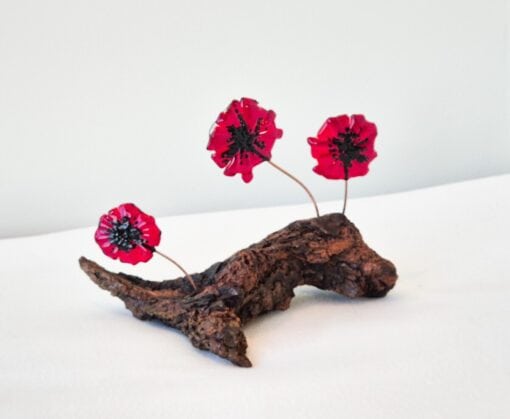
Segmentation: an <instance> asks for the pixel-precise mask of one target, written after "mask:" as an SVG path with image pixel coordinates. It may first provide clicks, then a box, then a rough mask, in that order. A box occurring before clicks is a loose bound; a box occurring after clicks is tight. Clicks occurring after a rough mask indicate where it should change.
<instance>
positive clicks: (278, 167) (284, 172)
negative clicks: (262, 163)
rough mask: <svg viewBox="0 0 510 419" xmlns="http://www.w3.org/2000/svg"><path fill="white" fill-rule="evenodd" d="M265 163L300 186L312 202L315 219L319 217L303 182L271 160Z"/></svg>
mask: <svg viewBox="0 0 510 419" xmlns="http://www.w3.org/2000/svg"><path fill="white" fill-rule="evenodd" d="M267 162H268V163H269V164H270V165H271V166H273V167H274V168H275V169H277V170H279V171H280V172H282V173H283V174H284V175H286V176H288V177H290V178H291V179H292V180H293V181H294V182H296V183H297V184H298V185H299V186H301V187H302V188H303V189H304V190H305V192H306V193H307V194H308V196H309V197H310V199H311V200H312V203H313V207H314V208H315V213H316V214H317V217H319V216H320V214H319V207H318V206H317V201H316V200H315V198H314V197H313V195H312V193H311V192H310V189H308V188H307V187H306V186H305V184H304V183H303V182H301V181H300V180H299V179H298V178H297V177H295V176H294V175H291V174H290V173H289V172H287V171H286V170H285V169H284V168H283V167H281V166H279V165H277V164H276V163H273V162H272V161H271V160H267Z"/></svg>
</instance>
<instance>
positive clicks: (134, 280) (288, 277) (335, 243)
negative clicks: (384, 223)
mask: <svg viewBox="0 0 510 419" xmlns="http://www.w3.org/2000/svg"><path fill="white" fill-rule="evenodd" d="M80 266H81V268H82V269H83V270H84V271H85V273H86V274H87V275H88V276H89V277H90V279H92V281H94V282H95V283H96V284H97V285H99V286H100V287H101V288H103V289H105V290H108V291H110V292H111V294H112V295H114V296H116V297H119V298H120V299H121V300H122V301H124V303H125V305H126V307H127V308H128V309H129V310H131V312H132V313H133V315H134V316H135V317H137V318H139V319H141V320H152V319H157V320H160V321H161V322H163V323H164V324H166V325H168V326H170V327H174V328H176V329H179V330H180V331H182V332H183V333H184V334H185V335H186V336H188V338H189V339H190V340H191V343H192V344H193V345H194V346H196V347H197V348H200V349H204V350H208V351H211V352H213V353H215V354H217V355H219V356H221V357H223V358H226V359H228V360H230V361H231V362H233V363H234V364H236V365H239V366H242V367H250V366H251V362H250V360H249V359H248V358H247V357H246V348H247V343H246V338H245V336H244V334H243V331H242V329H241V328H242V326H243V325H244V324H245V323H246V322H247V321H249V320H250V319H253V318H254V317H257V316H260V315H261V314H263V313H267V312H269V311H272V310H285V309H287V308H288V307H289V305H290V301H291V299H292V297H294V292H293V289H294V288H295V287H297V286H299V285H305V284H307V285H313V286H315V287H317V288H320V289H323V290H330V291H334V292H337V293H339V294H342V295H345V296H347V297H351V298H356V297H384V296H385V295H386V293H387V292H388V291H389V290H390V289H391V288H393V286H394V285H395V281H396V280H397V273H396V270H395V266H394V265H393V264H392V263H391V262H389V261H387V260H385V259H383V258H381V257H380V256H379V255H378V254H377V253H375V252H374V251H373V250H372V249H370V248H369V247H368V246H367V245H366V244H365V243H364V242H363V239H362V237H361V235H360V233H359V231H358V229H357V228H356V227H355V226H354V224H352V223H351V222H350V221H349V220H348V219H347V218H346V217H345V216H344V215H342V214H328V215H323V216H321V217H318V218H313V219H309V220H301V221H296V222H293V223H292V224H290V225H288V226H287V227H285V228H283V229H282V230H279V231H277V232H275V233H273V234H271V235H269V236H268V237H266V238H265V239H264V240H262V241H261V242H259V243H256V244H253V245H251V246H250V247H248V248H246V249H243V250H240V251H239V252H237V253H235V254H234V255H232V256H231V257H230V258H228V259H226V260H225V261H223V262H218V263H215V264H214V265H212V266H211V267H210V268H209V269H207V270H206V271H204V272H201V273H196V274H193V275H192V277H193V280H194V282H195V284H196V285H197V290H196V291H194V290H193V288H192V287H191V285H190V284H189V282H188V281H187V280H186V278H178V279H175V280H168V281H162V282H154V281H145V280H143V279H141V278H138V277H135V276H131V275H126V274H123V273H118V274H116V273H112V272H109V271H107V270H105V269H103V268H102V267H101V266H99V265H97V264H96V263H94V262H92V261H90V260H88V259H86V258H84V257H82V258H80Z"/></svg>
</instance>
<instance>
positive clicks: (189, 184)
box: [0, 0, 510, 237]
mask: <svg viewBox="0 0 510 419" xmlns="http://www.w3.org/2000/svg"><path fill="white" fill-rule="evenodd" d="M509 24H510V7H509V5H508V2H507V1H505V0H490V1H487V0H485V1H483V0H464V1H462V0H428V1H405V0H393V1H391V0H389V1H384V2H383V1H377V0H356V1H323V0H314V1H313V2H312V1H308V2H298V1H292V0H280V1H276V0H273V1H262V0H258V1H241V0H237V1H226V0H217V1H189V2H183V1H179V2H177V1H151V0H144V1H132V0H122V1H120V0H114V1H112V0H108V1H105V0H101V1H64V0H59V1H25V0H16V1H14V0H13V1H5V0H0V145H1V149H0V199H1V205H0V237H10V236H17V235H28V234H37V233H41V232H48V231H55V230H61V229H67V228H71V227H77V226H84V225H92V224H95V223H96V222H97V219H98V217H99V215H100V214H101V213H103V212H105V211H107V210H108V209H109V208H111V207H113V206H115V205H117V204H119V203H121V202H124V201H133V202H136V203H137V204H138V205H139V206H140V207H141V208H142V209H144V210H145V211H147V212H150V213H152V214H154V215H157V216H162V215H170V214H180V213H187V212H202V211H211V210H222V209H233V208H244V207H253V206H268V205H276V204H285V203H298V202H305V201H306V200H307V197H306V195H305V194H304V193H303V191H302V190H300V189H299V188H298V187H297V186H296V185H294V184H293V183H291V182H290V181H289V180H288V179H287V178H285V177H284V176H282V175H280V174H279V173H277V172H276V171H275V170H274V169H273V168H271V167H270V166H268V165H265V166H264V165H262V166H258V167H257V168H256V169H255V171H254V174H255V178H254V180H253V182H252V183H251V184H248V185H246V184H244V183H243V182H242V181H241V179H240V178H239V177H236V178H226V177H224V176H223V175H222V172H221V170H220V169H218V168H217V167H216V166H215V165H214V163H213V162H212V160H211V159H210V153H209V152H207V151H206V150H205V147H206V144H207V140H208V131H209V128H210V126H211V124H212V123H213V121H214V120H215V118H216V116H217V114H218V113H219V112H220V111H221V110H222V109H223V108H224V107H225V106H227V105H228V103H229V102H230V100H231V99H233V98H239V97H241V96H248V97H253V98H255V99H258V100H259V101H260V103H261V105H262V106H264V107H267V108H271V109H274V110H275V111H276V113H277V124H278V125H279V126H280V127H281V128H282V129H283V130H284V137H283V139H281V140H279V141H278V142H277V143H276V145H275V148H274V150H273V160H274V161H275V162H276V163H278V164H281V165H282V166H284V167H286V168H287V169H288V170H290V171H291V172H293V173H294V174H296V175H298V176H299V177H301V179H302V180H303V181H304V182H305V183H306V184H307V185H308V186H309V187H310V188H311V189H312V190H313V191H314V193H315V195H316V196H317V198H318V199H319V200H326V199H327V200H332V199H339V207H340V205H341V202H340V197H341V195H342V183H341V182H335V181H327V180H326V179H324V178H321V177H319V176H317V175H315V174H314V173H312V171H311V168H312V167H313V165H314V160H312V158H311V157H310V155H309V153H310V152H309V147H308V145H307V144H306V137H308V136H310V135H314V134H315V133H316V132H317V130H318V128H319V127H320V125H321V124H322V122H323V121H324V120H325V118H326V117H328V116H332V115H338V114H341V113H364V114H365V115H366V116H367V118H368V119H369V120H371V121H374V122H376V123H377V125H378V127H379V137H378V140H377V143H376V145H377V150H378V152H379V158H378V159H376V160H375V161H374V162H373V163H372V166H371V173H370V174H369V175H368V176H367V177H365V178H356V179H353V180H352V182H351V188H350V189H351V192H352V196H364V195H373V194H383V193H388V192H392V191H402V190H407V189H413V188H419V187H423V186H427V185H436V184H442V183H447V182H452V181H458V180H463V179H471V178H476V177H481V176H488V175H492V174H499V173H505V172H509V171H510V140H509V135H508V134H509V121H510V112H509V110H510V95H509V89H510V65H509V61H508V60H509V55H510V47H509V45H510V35H509V30H508V28H509ZM473 199H476V197H473ZM447 210H448V209H447V208H445V211H447Z"/></svg>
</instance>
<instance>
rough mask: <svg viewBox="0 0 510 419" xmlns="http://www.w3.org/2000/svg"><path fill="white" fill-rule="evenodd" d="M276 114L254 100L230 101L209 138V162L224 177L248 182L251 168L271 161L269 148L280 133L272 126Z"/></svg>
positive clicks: (251, 177) (250, 176)
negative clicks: (235, 177) (237, 177)
mask: <svg viewBox="0 0 510 419" xmlns="http://www.w3.org/2000/svg"><path fill="white" fill-rule="evenodd" d="M275 117H276V114H275V113H274V112H273V111H271V110H270V111H267V110H265V109H263V108H261V107H260V106H258V102H257V101H256V100H253V99H247V98H242V99H241V100H240V101H239V100H233V101H232V103H231V104H230V105H229V106H228V108H227V109H226V110H225V111H224V112H222V113H220V115H219V116H218V118H217V119H216V122H215V124H214V126H213V128H212V130H211V133H210V135H209V144H208V145H207V149H208V150H212V151H214V153H213V155H212V159H213V160H214V162H215V163H216V164H217V165H218V166H219V167H221V168H225V170H224V173H225V175H227V176H234V175H235V174H236V173H240V174H241V176H242V178H243V180H244V181H245V182H246V183H248V182H250V181H251V180H252V179H253V173H252V169H253V168H254V167H255V166H256V165H258V164H260V163H262V162H264V161H268V160H270V159H271V149H272V148H273V145H274V143H275V141H276V140H277V139H278V138H281V136H282V135H283V131H282V130H281V129H279V128H277V127H276V125H275V121H274V120H275Z"/></svg>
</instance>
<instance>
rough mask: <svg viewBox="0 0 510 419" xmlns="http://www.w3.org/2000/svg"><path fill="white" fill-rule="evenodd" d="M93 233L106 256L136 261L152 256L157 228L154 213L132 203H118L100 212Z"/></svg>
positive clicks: (159, 236)
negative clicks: (97, 223) (106, 210)
mask: <svg viewBox="0 0 510 419" xmlns="http://www.w3.org/2000/svg"><path fill="white" fill-rule="evenodd" d="M94 237H95V239H96V243H97V244H98V245H99V247H101V250H102V251H103V253H104V254H105V255H106V256H109V257H111V258H112V259H119V260H120V261H121V262H127V263H131V264H133V265H136V264H137V263H138V262H147V261H149V260H150V259H151V258H152V255H153V252H154V247H155V246H157V245H158V244H159V241H160V239H161V231H160V230H159V228H158V226H157V225H156V222H155V221H154V217H152V216H150V215H147V214H145V213H144V212H142V211H141V210H140V209H139V208H138V207H137V206H136V205H134V204H122V205H119V206H118V207H117V208H113V209H111V210H110V211H108V214H104V215H102V216H101V218H100V219H99V226H98V227H97V230H96V234H95V236H94Z"/></svg>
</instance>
